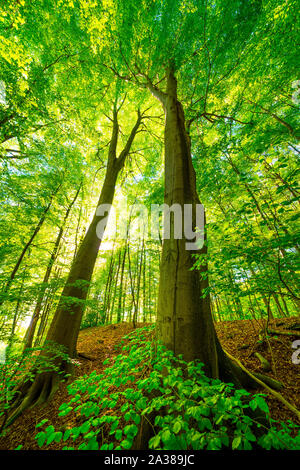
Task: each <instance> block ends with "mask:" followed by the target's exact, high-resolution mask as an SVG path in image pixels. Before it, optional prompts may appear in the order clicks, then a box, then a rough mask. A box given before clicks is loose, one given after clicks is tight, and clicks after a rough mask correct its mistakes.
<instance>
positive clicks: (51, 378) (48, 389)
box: [5, 371, 61, 428]
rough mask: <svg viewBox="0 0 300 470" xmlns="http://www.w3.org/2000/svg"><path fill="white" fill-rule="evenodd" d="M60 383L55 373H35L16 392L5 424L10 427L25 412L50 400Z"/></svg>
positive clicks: (58, 376)
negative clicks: (32, 377)
mask: <svg viewBox="0 0 300 470" xmlns="http://www.w3.org/2000/svg"><path fill="white" fill-rule="evenodd" d="M60 382H61V375H60V374H59V373H58V372H57V371H48V372H42V373H37V375H36V376H35V378H34V379H33V381H32V380H27V381H25V382H24V383H23V384H22V385H21V386H20V388H19V389H18V390H17V391H16V394H17V397H16V398H15V400H14V401H13V403H12V404H11V408H10V410H11V413H10V414H9V416H8V419H7V421H6V423H5V428H7V427H8V426H10V425H11V424H12V423H13V422H14V421H15V420H16V419H17V418H18V417H19V416H20V415H21V414H22V413H23V412H24V411H25V410H27V409H28V408H33V407H35V406H39V405H43V404H45V403H47V402H48V401H50V400H51V398H52V397H53V395H54V394H55V392H56V391H57V389H58V388H59V384H60Z"/></svg>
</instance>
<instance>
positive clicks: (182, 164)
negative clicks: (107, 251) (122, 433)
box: [149, 70, 256, 387]
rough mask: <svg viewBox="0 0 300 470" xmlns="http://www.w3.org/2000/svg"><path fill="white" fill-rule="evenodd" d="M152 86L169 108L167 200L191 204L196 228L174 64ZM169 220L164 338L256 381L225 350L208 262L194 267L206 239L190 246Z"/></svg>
mask: <svg viewBox="0 0 300 470" xmlns="http://www.w3.org/2000/svg"><path fill="white" fill-rule="evenodd" d="M149 89H150V90H151V91H152V93H153V94H154V96H156V97H157V98H158V99H159V100H160V101H161V102H162V104H163V107H164V111H165V197H164V202H165V204H167V205H168V206H169V207H170V206H172V205H173V204H179V205H180V206H181V208H182V210H183V207H184V204H192V206H193V224H192V226H193V230H195V225H196V221H195V206H196V204H199V203H200V201H199V197H198V195H197V190H196V176H195V170H194V168H193V164H192V158H191V145H190V138H189V135H188V134H187V131H186V127H185V118H184V112H183V108H182V105H181V103H180V102H179V101H178V99H177V83H176V78H175V76H174V73H173V72H172V70H169V71H168V73H167V89H166V92H160V91H159V92H157V89H155V88H153V86H149ZM170 225H171V231H170V234H171V235H170V238H169V239H164V240H163V246H162V257H161V264H160V282H159V294H158V311H157V323H158V334H159V338H160V340H161V341H162V343H163V344H164V345H165V346H166V347H167V348H168V349H171V350H172V351H174V353H175V354H176V355H179V354H182V355H183V358H184V360H185V361H192V360H194V359H198V360H200V361H201V362H203V363H204V366H205V372H206V374H207V375H208V376H210V377H212V378H220V379H221V380H223V381H225V382H232V383H234V384H235V385H236V386H238V387H241V386H248V387H250V386H251V385H252V386H254V381H253V380H252V379H250V380H249V377H248V376H247V374H245V373H244V372H243V371H242V370H241V369H240V368H239V367H238V366H236V365H235V364H234V363H233V362H232V361H231V360H230V359H229V358H228V357H227V356H226V354H225V353H224V351H223V349H222V347H221V345H220V343H219V340H218V338H217V335H216V332H215V328H214V324H213V320H212V313H211V306H210V297H209V293H208V277H207V265H202V266H201V268H200V272H199V270H195V269H192V267H193V265H194V263H195V259H194V255H195V254H197V255H206V253H207V246H206V243H204V246H203V247H202V248H201V250H190V251H189V250H186V246H185V244H186V241H187V240H186V239H185V238H184V237H182V239H175V237H174V232H173V230H172V229H174V220H171V224H170ZM189 241H191V240H189ZM255 386H256V384H255Z"/></svg>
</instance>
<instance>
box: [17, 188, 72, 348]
mask: <svg viewBox="0 0 300 470" xmlns="http://www.w3.org/2000/svg"><path fill="white" fill-rule="evenodd" d="M80 188H81V184H80V186H79V188H78V190H77V192H76V194H75V197H74V198H73V200H72V201H71V203H70V204H69V207H68V208H67V211H66V214H65V217H64V220H63V223H62V226H61V227H60V229H59V232H58V235H57V237H56V240H55V243H54V248H53V250H52V253H51V256H50V259H49V262H48V266H47V269H46V272H45V276H44V279H43V283H42V287H41V290H40V293H39V296H38V300H37V303H36V306H35V309H34V312H33V315H32V318H31V322H30V325H29V326H28V329H27V331H26V334H25V341H24V350H25V349H27V348H31V347H32V342H33V337H34V333H35V329H36V325H37V322H38V320H39V317H40V312H41V309H42V305H43V301H44V297H45V291H46V287H47V284H48V281H49V278H50V274H51V271H52V267H53V265H54V262H55V260H56V256H57V253H58V248H59V245H60V241H61V239H62V236H63V233H64V227H65V224H66V221H67V219H68V217H69V214H70V211H71V209H72V207H73V205H74V204H75V202H76V199H77V196H78V194H79V191H80Z"/></svg>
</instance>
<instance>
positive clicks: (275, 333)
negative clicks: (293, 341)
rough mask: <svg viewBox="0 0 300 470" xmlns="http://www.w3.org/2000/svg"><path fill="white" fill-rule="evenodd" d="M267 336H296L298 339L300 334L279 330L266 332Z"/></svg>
mask: <svg viewBox="0 0 300 470" xmlns="http://www.w3.org/2000/svg"><path fill="white" fill-rule="evenodd" d="M267 332H268V334H269V335H274V336H275V335H282V336H296V337H297V338H300V333H299V332H298V331H279V330H268V331H267Z"/></svg>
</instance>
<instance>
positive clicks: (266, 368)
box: [254, 352, 271, 372]
mask: <svg viewBox="0 0 300 470" xmlns="http://www.w3.org/2000/svg"><path fill="white" fill-rule="evenodd" d="M254 356H256V357H257V359H258V360H259V361H260V364H261V367H262V369H263V370H264V371H265V372H269V371H270V370H271V364H270V363H269V361H267V359H266V358H264V357H263V356H262V355H261V354H259V353H258V352H255V353H254Z"/></svg>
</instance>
